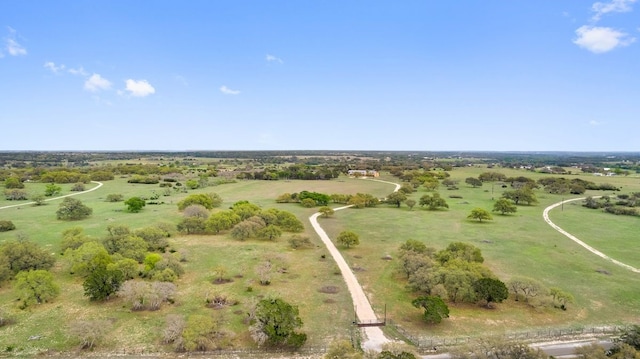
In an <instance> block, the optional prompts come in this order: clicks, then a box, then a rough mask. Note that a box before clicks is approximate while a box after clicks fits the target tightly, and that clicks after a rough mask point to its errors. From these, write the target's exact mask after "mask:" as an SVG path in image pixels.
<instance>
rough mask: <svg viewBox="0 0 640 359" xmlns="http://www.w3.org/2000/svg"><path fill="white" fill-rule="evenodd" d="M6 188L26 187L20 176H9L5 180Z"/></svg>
mask: <svg viewBox="0 0 640 359" xmlns="http://www.w3.org/2000/svg"><path fill="white" fill-rule="evenodd" d="M4 188H7V189H22V188H24V183H22V181H21V180H20V178H18V177H7V178H6V179H5V180H4Z"/></svg>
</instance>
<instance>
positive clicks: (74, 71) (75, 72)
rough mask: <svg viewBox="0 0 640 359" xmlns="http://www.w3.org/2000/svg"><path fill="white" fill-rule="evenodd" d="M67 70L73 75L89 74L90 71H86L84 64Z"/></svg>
mask: <svg viewBox="0 0 640 359" xmlns="http://www.w3.org/2000/svg"><path fill="white" fill-rule="evenodd" d="M67 71H68V72H69V73H70V74H72V75H78V76H89V73H88V72H87V71H85V69H84V67H82V66H80V67H78V68H77V69H74V68H70V69H69V70H67Z"/></svg>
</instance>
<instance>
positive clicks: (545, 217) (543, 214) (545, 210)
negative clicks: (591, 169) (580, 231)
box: [542, 197, 640, 273]
mask: <svg viewBox="0 0 640 359" xmlns="http://www.w3.org/2000/svg"><path fill="white" fill-rule="evenodd" d="M583 199H585V197H580V198H572V199H567V200H564V201H560V202H558V203H554V204H552V205H550V206H549V207H547V208H545V209H544V211H543V212H542V218H544V220H545V222H547V223H548V224H549V225H550V226H551V227H553V229H555V230H556V231H558V232H560V233H562V234H564V235H565V236H566V237H568V238H569V239H571V240H572V241H574V242H576V243H578V244H579V245H581V246H582V247H584V248H585V249H587V250H588V251H589V252H591V253H593V254H595V255H597V256H598V257H601V258H603V259H606V260H608V261H611V262H613V263H614V264H616V265H619V266H620V267H623V268H626V269H628V270H630V271H632V272H634V273H640V269H638V268H635V267H632V266H630V265H628V264H625V263H622V262H620V261H618V260H615V259H613V258H611V257H609V256H608V255H606V254H604V253H602V252H600V251H599V250H597V249H595V248H593V247H591V246H590V245H588V244H586V243H584V242H583V241H581V240H580V239H578V237H576V236H574V235H573V234H571V233H569V232H567V231H565V230H564V229H562V228H560V226H558V225H557V224H555V223H553V222H552V221H551V219H549V211H551V210H552V209H554V208H556V207H558V206H561V205H563V204H565V203H568V202H573V201H581V200H583Z"/></svg>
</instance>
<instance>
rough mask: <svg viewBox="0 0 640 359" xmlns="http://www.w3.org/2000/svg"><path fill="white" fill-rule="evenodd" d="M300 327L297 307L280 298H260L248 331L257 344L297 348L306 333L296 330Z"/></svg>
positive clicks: (302, 342) (305, 338) (303, 340)
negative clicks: (253, 320)
mask: <svg viewBox="0 0 640 359" xmlns="http://www.w3.org/2000/svg"><path fill="white" fill-rule="evenodd" d="M300 327H302V319H300V316H299V312H298V307H297V306H294V305H291V304H289V303H287V302H285V301H284V300H282V299H280V298H272V299H262V300H261V301H259V302H258V304H257V305H256V308H255V323H254V324H253V325H252V326H251V328H250V331H251V334H252V337H253V339H254V340H255V341H256V342H257V343H258V345H263V344H266V345H269V346H288V347H294V348H299V347H300V346H302V345H303V344H304V343H305V341H306V340H307V335H306V334H304V333H298V332H296V329H298V328H300Z"/></svg>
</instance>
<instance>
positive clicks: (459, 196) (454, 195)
mask: <svg viewBox="0 0 640 359" xmlns="http://www.w3.org/2000/svg"><path fill="white" fill-rule="evenodd" d="M449 198H462V196H461V195H459V194H451V195H449Z"/></svg>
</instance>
